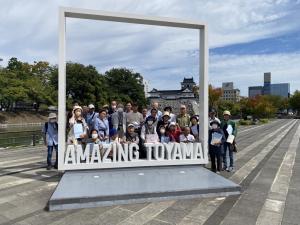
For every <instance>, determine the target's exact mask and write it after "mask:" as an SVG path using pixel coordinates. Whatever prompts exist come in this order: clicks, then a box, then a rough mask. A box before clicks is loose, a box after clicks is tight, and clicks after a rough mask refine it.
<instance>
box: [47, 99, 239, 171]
mask: <svg viewBox="0 0 300 225" xmlns="http://www.w3.org/2000/svg"><path fill="white" fill-rule="evenodd" d="M200 122H201V121H200ZM57 130H58V125H57V120H56V114H55V113H50V115H49V121H48V122H46V123H45V125H44V127H43V133H44V134H45V135H44V140H45V144H46V145H47V146H48V155H47V169H51V168H52V163H51V158H52V153H53V150H54V149H55V150H56V159H57V149H58V148H57V145H58V142H57V136H58V134H57V133H58V132H57ZM236 135H237V127H236V124H235V122H234V121H232V120H230V112H229V111H224V113H223V118H222V121H221V120H220V119H219V118H217V117H216V111H215V110H214V109H211V110H210V113H209V155H210V159H211V169H212V171H214V172H217V173H219V172H220V171H221V170H226V171H234V162H233V152H234V151H235V150H236V143H235V137H236ZM114 142H118V143H136V144H138V145H139V146H140V148H139V149H140V155H141V158H143V157H146V150H145V147H144V144H145V143H157V142H160V143H169V142H183V143H193V142H199V116H198V115H190V114H188V112H187V108H186V106H185V105H181V106H180V113H179V114H178V115H175V114H174V113H173V112H172V107H170V106H167V107H165V108H164V109H163V111H161V110H160V109H159V104H158V103H157V102H153V103H152V105H151V107H150V108H142V109H139V107H138V105H137V104H136V103H131V102H128V103H127V104H126V105H125V107H124V105H123V104H122V103H117V102H116V101H112V102H111V104H110V105H103V107H102V108H101V109H100V110H97V111H96V109H95V106H94V105H93V104H90V105H88V106H83V107H81V106H80V105H78V104H76V103H75V104H74V106H73V109H72V111H71V112H70V113H69V114H68V119H67V143H68V144H83V145H85V144H87V143H97V144H103V143H114ZM54 168H57V160H56V163H55V165H54Z"/></svg>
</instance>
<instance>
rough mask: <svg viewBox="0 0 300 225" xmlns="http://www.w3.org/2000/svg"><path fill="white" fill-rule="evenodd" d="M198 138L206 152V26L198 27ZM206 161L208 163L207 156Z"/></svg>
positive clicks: (206, 152)
mask: <svg viewBox="0 0 300 225" xmlns="http://www.w3.org/2000/svg"><path fill="white" fill-rule="evenodd" d="M199 41H200V42H199V62H200V63H199V107H200V110H199V112H200V115H199V121H200V125H199V128H200V129H199V135H200V137H199V139H200V141H201V143H202V147H203V150H204V152H205V154H208V43H207V26H204V28H203V29H200V40H199ZM206 159H207V162H206V163H208V158H206Z"/></svg>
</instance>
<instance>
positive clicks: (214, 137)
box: [208, 120, 226, 173]
mask: <svg viewBox="0 0 300 225" xmlns="http://www.w3.org/2000/svg"><path fill="white" fill-rule="evenodd" d="M210 126H211V130H209V137H208V143H209V155H210V160H211V170H212V171H213V172H215V173H220V171H221V169H222V160H221V157H222V151H223V149H222V148H223V144H224V143H225V141H226V139H225V135H224V132H223V130H222V129H221V128H220V123H219V121H217V120H213V121H212V122H211V123H210ZM216 160H217V164H216Z"/></svg>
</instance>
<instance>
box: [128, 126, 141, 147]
mask: <svg viewBox="0 0 300 225" xmlns="http://www.w3.org/2000/svg"><path fill="white" fill-rule="evenodd" d="M134 130H135V126H134V124H132V123H130V124H128V126H127V132H126V136H125V142H127V143H135V144H139V142H140V140H139V136H138V134H137V133H135V132H134Z"/></svg>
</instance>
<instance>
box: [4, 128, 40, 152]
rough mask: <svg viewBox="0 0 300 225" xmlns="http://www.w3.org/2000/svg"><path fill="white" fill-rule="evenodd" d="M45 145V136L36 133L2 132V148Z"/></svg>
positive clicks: (37, 131) (38, 132)
mask: <svg viewBox="0 0 300 225" xmlns="http://www.w3.org/2000/svg"><path fill="white" fill-rule="evenodd" d="M40 144H43V135H42V132H41V131H40V130H36V131H32V130H31V131H26V130H25V131H8V132H0V147H1V148H6V147H14V146H36V145H40Z"/></svg>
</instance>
